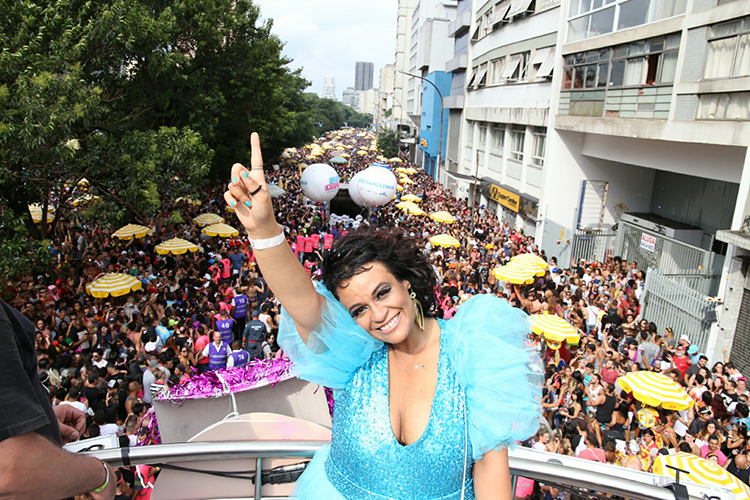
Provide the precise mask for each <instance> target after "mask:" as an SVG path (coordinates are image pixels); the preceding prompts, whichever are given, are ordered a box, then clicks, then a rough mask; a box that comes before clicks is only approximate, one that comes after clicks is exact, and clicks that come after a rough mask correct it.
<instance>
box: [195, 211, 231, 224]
mask: <svg viewBox="0 0 750 500" xmlns="http://www.w3.org/2000/svg"><path fill="white" fill-rule="evenodd" d="M193 222H195V223H196V224H198V225H199V226H201V227H202V226H210V225H211V224H220V223H222V222H224V217H221V216H219V215H216V214H212V213H209V212H207V213H205V214H200V215H199V216H198V217H196V218H194V219H193Z"/></svg>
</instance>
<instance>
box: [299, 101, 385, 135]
mask: <svg viewBox="0 0 750 500" xmlns="http://www.w3.org/2000/svg"><path fill="white" fill-rule="evenodd" d="M306 96H307V98H308V100H309V102H310V103H311V104H312V105H311V108H312V112H311V116H312V121H313V125H314V131H313V132H314V133H315V134H316V135H322V134H323V133H325V132H330V131H332V130H338V129H341V128H344V127H346V126H348V127H355V128H367V127H369V126H370V125H372V115H371V114H362V113H357V112H356V111H354V110H353V109H352V108H350V107H349V106H347V105H346V104H344V103H341V102H338V101H334V100H332V99H321V98H319V97H318V96H317V94H306ZM320 124H322V126H320ZM344 124H346V125H344Z"/></svg>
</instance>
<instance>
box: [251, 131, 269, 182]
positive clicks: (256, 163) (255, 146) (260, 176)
mask: <svg viewBox="0 0 750 500" xmlns="http://www.w3.org/2000/svg"><path fill="white" fill-rule="evenodd" d="M250 150H251V159H250V166H251V168H250V177H252V179H253V180H254V181H255V182H257V183H258V184H260V185H265V184H266V176H265V173H264V172H263V153H262V152H261V150H260V136H258V133H257V132H253V133H252V134H251V135H250Z"/></svg>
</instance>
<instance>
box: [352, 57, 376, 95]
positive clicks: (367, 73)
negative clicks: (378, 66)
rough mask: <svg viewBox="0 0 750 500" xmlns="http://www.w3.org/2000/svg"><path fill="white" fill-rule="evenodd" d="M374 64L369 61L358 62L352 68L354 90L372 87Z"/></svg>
mask: <svg viewBox="0 0 750 500" xmlns="http://www.w3.org/2000/svg"><path fill="white" fill-rule="evenodd" d="M374 71H375V65H374V64H373V63H371V62H358V63H357V64H356V66H355V68H354V88H355V89H356V90H370V89H371V88H372V78H373V72H374Z"/></svg>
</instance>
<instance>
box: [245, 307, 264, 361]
mask: <svg viewBox="0 0 750 500" xmlns="http://www.w3.org/2000/svg"><path fill="white" fill-rule="evenodd" d="M259 316H260V312H258V310H257V309H256V310H254V311H253V312H252V320H250V321H248V322H247V325H245V330H244V331H243V333H242V347H244V348H245V349H247V351H248V353H250V357H251V359H256V358H262V357H263V354H262V353H261V352H260V347H261V344H262V343H263V340H264V339H265V335H266V325H265V323H263V322H262V321H261V320H260V319H258V317H259Z"/></svg>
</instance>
